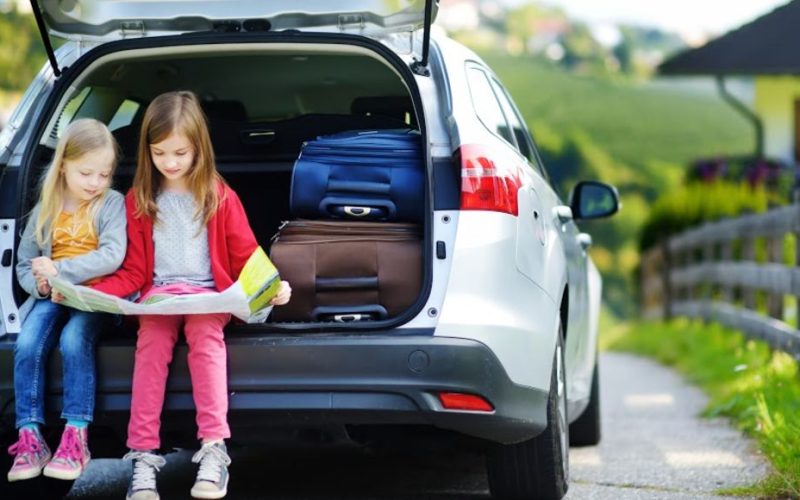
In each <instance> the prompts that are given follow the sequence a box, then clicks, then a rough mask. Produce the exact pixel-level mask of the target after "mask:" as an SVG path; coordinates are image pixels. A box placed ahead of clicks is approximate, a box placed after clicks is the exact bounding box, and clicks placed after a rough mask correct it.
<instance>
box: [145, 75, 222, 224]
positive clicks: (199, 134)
mask: <svg viewBox="0 0 800 500" xmlns="http://www.w3.org/2000/svg"><path fill="white" fill-rule="evenodd" d="M173 132H177V133H180V134H183V135H184V136H186V138H187V139H188V140H189V142H190V143H191V145H192V148H193V149H194V164H193V165H192V167H191V168H190V169H189V172H187V173H186V176H187V184H188V187H189V191H190V192H191V193H192V196H193V197H194V200H195V203H196V204H197V211H196V212H195V214H194V216H195V217H196V218H199V219H201V220H202V222H203V224H204V225H205V224H208V221H209V220H210V219H211V217H212V216H213V215H214V212H216V211H217V208H218V207H219V202H220V199H219V194H218V192H217V188H218V185H219V184H220V183H223V184H224V181H223V179H222V176H220V175H219V172H217V167H216V162H215V160H214V150H213V149H212V147H211V138H210V136H209V133H208V126H207V124H206V117H205V114H204V113H203V110H202V108H201V107H200V102H199V101H198V100H197V96H195V95H194V93H192V92H189V91H185V90H182V91H176V92H167V93H165V94H161V95H160V96H158V97H156V98H155V99H153V102H151V103H150V105H149V106H148V107H147V111H145V113H144V119H143V121H142V132H141V134H140V137H139V150H138V155H139V158H138V163H137V166H136V174H135V175H134V177H133V190H134V196H135V198H136V211H135V213H134V215H135V216H136V217H141V216H143V215H144V216H147V217H149V218H151V219H152V220H153V222H154V223H155V222H157V221H158V205H156V196H157V195H158V192H159V190H160V188H161V184H162V182H163V180H164V176H163V175H162V174H161V172H159V171H158V169H157V168H156V166H155V164H154V163H153V158H152V156H151V153H150V145H151V144H157V143H159V142H161V141H163V140H165V139H166V138H167V137H169V135H170V134H172V133H173Z"/></svg>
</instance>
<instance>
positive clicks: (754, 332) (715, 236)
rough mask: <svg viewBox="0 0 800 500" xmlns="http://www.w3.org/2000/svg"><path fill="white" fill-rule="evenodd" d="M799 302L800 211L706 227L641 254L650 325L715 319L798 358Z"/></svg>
mask: <svg viewBox="0 0 800 500" xmlns="http://www.w3.org/2000/svg"><path fill="white" fill-rule="evenodd" d="M785 249H791V253H792V255H787V254H786V253H787V252H786V250H785ZM798 301H800V205H797V204H795V205H791V206H788V207H783V208H779V209H774V210H770V211H769V212H766V213H763V214H755V215H746V216H742V217H737V218H733V219H726V220H722V221H719V222H714V223H707V224H703V225H702V226H700V227H698V228H694V229H691V230H688V231H686V232H684V233H681V234H679V235H676V236H673V237H671V238H669V239H668V240H667V241H665V242H663V243H661V244H660V245H658V246H656V247H654V248H652V249H650V250H649V251H647V252H645V253H644V254H643V255H642V266H641V304H642V315H643V316H644V317H646V318H665V319H666V318H670V317H672V316H689V317H694V318H703V319H705V320H714V321H717V322H719V323H721V324H723V325H725V326H728V327H731V328H734V329H737V330H740V331H743V332H744V333H745V334H746V335H748V336H750V337H753V338H758V339H761V340H764V341H766V342H767V343H769V344H770V345H771V346H772V347H774V348H776V349H780V350H782V351H785V352H787V353H789V354H791V355H793V356H794V357H795V358H796V359H800V331H798V330H797V328H796V327H795V326H793V325H798V324H800V323H799V322H798V311H800V303H799V302H798ZM787 306H789V307H787ZM787 312H788V313H789V314H787Z"/></svg>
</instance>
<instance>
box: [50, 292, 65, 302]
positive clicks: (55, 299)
mask: <svg viewBox="0 0 800 500" xmlns="http://www.w3.org/2000/svg"><path fill="white" fill-rule="evenodd" d="M64 298H65V297H64V296H63V295H61V292H59V291H57V290H53V295H52V296H51V297H50V300H52V301H53V302H55V303H56V304H60V303H62V302H64Z"/></svg>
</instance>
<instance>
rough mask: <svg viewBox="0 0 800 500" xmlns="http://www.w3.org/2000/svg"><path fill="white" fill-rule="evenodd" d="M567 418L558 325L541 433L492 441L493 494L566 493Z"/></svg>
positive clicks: (543, 496)
mask: <svg viewBox="0 0 800 500" xmlns="http://www.w3.org/2000/svg"><path fill="white" fill-rule="evenodd" d="M567 422H568V420H567V386H566V374H565V371H564V344H563V339H562V336H561V328H560V327H559V335H558V341H557V344H556V352H555V357H554V360H553V373H552V375H551V377H550V394H549V396H548V400H547V427H546V428H545V430H544V431H543V432H542V433H541V434H539V435H538V436H536V437H534V438H532V439H529V440H527V441H523V442H521V443H517V444H510V445H495V446H493V447H492V448H491V449H490V450H489V452H488V453H487V455H486V470H487V473H488V477H489V491H490V492H491V493H492V498H499V499H503V500H528V499H540V500H558V499H560V498H562V497H563V496H564V495H565V494H566V493H567V487H568V481H569V447H568V445H567V443H569V425H568V424H567Z"/></svg>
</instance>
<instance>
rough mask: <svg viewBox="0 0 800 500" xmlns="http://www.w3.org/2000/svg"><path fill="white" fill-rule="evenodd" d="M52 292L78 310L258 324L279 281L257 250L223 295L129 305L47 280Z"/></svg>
mask: <svg viewBox="0 0 800 500" xmlns="http://www.w3.org/2000/svg"><path fill="white" fill-rule="evenodd" d="M49 281H50V286H51V287H52V288H53V290H55V291H57V292H59V293H61V295H63V296H64V301H63V302H62V304H63V305H65V306H69V307H74V308H75V309H80V310H81V311H95V312H109V313H114V314H207V313H230V314H232V315H234V316H236V317H237V318H239V319H241V320H243V321H246V322H248V323H261V322H264V321H265V320H266V319H267V316H269V313H270V312H271V311H272V306H270V305H269V301H270V300H272V298H273V297H275V295H277V293H278V289H279V288H280V284H281V280H280V276H279V275H278V270H277V269H276V268H275V265H274V264H273V263H272V261H271V260H269V257H267V254H266V253H265V252H264V249H263V248H261V247H258V248H257V249H256V250H255V251H254V252H253V255H251V256H250V258H249V259H248V260H247V263H246V264H245V266H244V268H243V269H242V272H241V273H240V274H239V279H238V280H236V282H235V283H234V284H233V285H231V286H229V287H228V288H227V289H225V290H223V291H222V292H209V293H196V294H191V295H170V294H159V293H156V294H153V295H150V296H149V297H148V298H147V300H145V301H144V302H131V301H129V300H125V299H121V298H119V297H115V296H113V295H109V294H107V293H103V292H98V291H97V290H94V289H92V288H89V287H85V286H81V285H73V284H71V283H69V282H67V281H64V280H62V279H60V278H58V277H57V276H56V277H52V278H49Z"/></svg>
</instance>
